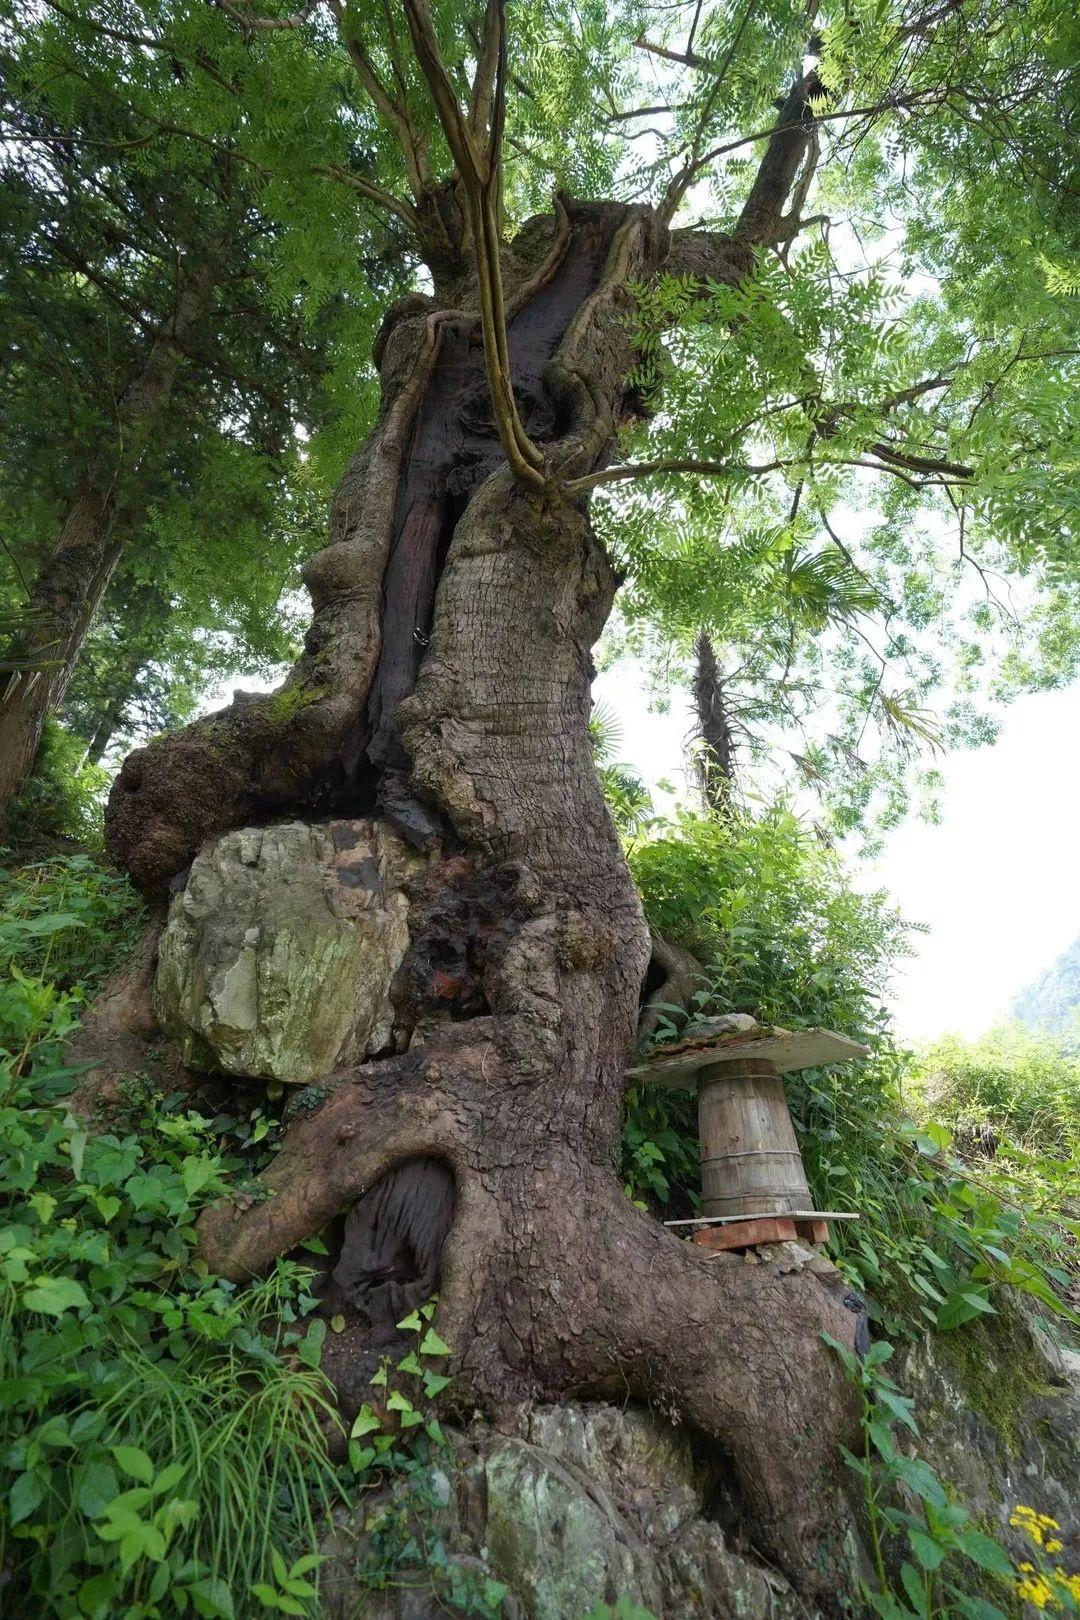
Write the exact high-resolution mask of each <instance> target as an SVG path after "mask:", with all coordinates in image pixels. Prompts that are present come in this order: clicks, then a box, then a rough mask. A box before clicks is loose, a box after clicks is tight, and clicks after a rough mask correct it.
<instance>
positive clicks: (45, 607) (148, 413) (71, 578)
mask: <svg viewBox="0 0 1080 1620" xmlns="http://www.w3.org/2000/svg"><path fill="white" fill-rule="evenodd" d="M213 284H214V272H213V270H212V269H211V267H210V266H209V265H196V266H195V267H194V268H193V269H192V270H191V272H190V274H189V275H187V276H186V277H185V278H184V279H182V280H181V282H180V285H179V287H178V289H177V295H176V302H175V305H174V308H173V311H172V314H171V315H170V316H169V318H168V320H167V321H166V322H165V323H164V325H163V326H162V328H161V329H160V331H159V332H158V333H157V335H156V336H155V337H154V339H153V342H152V343H151V345H150V348H149V350H148V352H147V356H146V361H145V363H144V365H143V366H142V369H141V370H140V371H139V373H138V374H137V375H136V376H135V377H133V378H132V380H131V382H130V383H129V384H128V386H127V388H126V389H125V391H124V394H123V396H122V397H121V400H120V403H119V406H118V409H117V413H116V425H115V444H114V446H113V448H112V449H111V450H110V452H109V453H108V454H107V455H103V456H101V457H99V459H98V461H97V463H96V464H95V465H94V466H93V467H91V468H90V469H89V471H88V472H87V473H86V474H85V475H84V477H83V478H82V479H81V480H80V482H79V486H78V488H77V489H76V491H75V493H74V496H73V499H72V502H71V505H70V507H69V508H68V511H67V513H66V515H65V517H64V521H63V523H62V525H61V527H60V532H59V533H58V535H57V537H56V541H55V543H54V545H53V548H52V552H51V554H50V556H49V558H48V560H47V561H46V562H45V564H44V565H43V566H42V568H41V570H40V572H39V573H38V576H37V578H36V579H35V580H34V582H33V584H32V586H31V589H30V593H29V597H28V600H27V602H26V605H25V612H24V616H25V628H24V629H22V631H21V632H20V633H19V634H18V635H17V636H16V638H15V640H14V642H13V644H12V645H11V646H10V647H9V648H8V651H7V654H6V656H5V658H4V659H3V660H0V827H2V825H3V818H4V816H5V815H6V814H7V811H8V809H9V808H10V806H11V803H12V801H13V800H14V799H15V798H16V797H17V796H18V793H19V790H20V788H21V787H22V784H23V782H24V781H25V780H26V777H27V775H28V774H29V772H30V770H31V768H32V767H33V763H34V760H35V758H36V757H37V751H38V747H39V745H40V742H41V732H42V728H43V726H44V724H45V721H46V719H47V718H48V716H49V715H51V714H55V713H56V710H57V709H58V708H59V706H60V704H61V703H62V702H63V699H64V694H65V692H66V691H67V688H68V685H69V683H70V681H71V677H72V675H73V673H74V670H75V665H76V663H77V662H78V659H79V654H80V653H81V652H82V649H83V645H84V643H85V641H86V637H87V635H88V633H89V631H90V627H91V625H92V624H93V622H94V617H95V615H96V613H97V610H98V608H99V607H100V605H101V600H102V598H103V596H104V595H105V592H106V590H107V589H108V586H109V581H110V580H111V579H112V576H113V573H114V571H115V569H116V565H117V563H118V561H119V559H120V556H121V554H122V552H123V549H124V543H125V538H126V536H125V535H124V534H121V533H118V532H117V530H116V524H115V519H116V515H117V511H118V508H119V506H120V505H121V503H122V502H124V501H125V500H130V499H131V497H132V496H133V493H134V492H133V488H132V479H133V476H134V475H136V474H137V473H138V470H139V466H140V463H141V462H142V460H143V457H144V455H145V453H146V450H147V447H148V446H149V444H150V443H151V441H152V437H153V433H154V429H155V426H156V425H157V423H159V422H160V420H161V415H162V412H163V411H164V409H165V407H166V405H167V404H168V401H169V396H170V394H171V393H172V388H173V383H174V382H175V379H176V373H177V370H178V368H179V365H180V350H179V348H178V347H177V345H178V343H179V342H181V341H182V340H183V338H184V337H185V336H187V334H188V333H189V332H190V331H191V329H192V328H193V327H194V325H195V324H196V322H197V321H198V320H199V318H200V316H201V315H202V314H203V312H204V311H205V309H206V307H207V304H208V302H209V299H210V297H211V296H212V293H213Z"/></svg>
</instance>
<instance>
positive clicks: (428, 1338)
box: [420, 1327, 451, 1356]
mask: <svg viewBox="0 0 1080 1620" xmlns="http://www.w3.org/2000/svg"><path fill="white" fill-rule="evenodd" d="M420 1354H421V1355H422V1356H448V1355H450V1354H451V1351H450V1346H449V1345H448V1344H447V1343H446V1341H445V1340H444V1339H440V1337H439V1335H438V1334H437V1333H436V1331H435V1329H434V1328H433V1327H429V1328H428V1330H427V1332H426V1333H425V1334H424V1337H423V1338H422V1339H421V1340H420Z"/></svg>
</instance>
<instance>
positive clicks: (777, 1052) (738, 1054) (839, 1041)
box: [626, 1024, 870, 1091]
mask: <svg viewBox="0 0 1080 1620" xmlns="http://www.w3.org/2000/svg"><path fill="white" fill-rule="evenodd" d="M869 1050H870V1049H869V1047H866V1046H862V1045H860V1043H859V1042H858V1041H853V1040H852V1039H851V1037H850V1036H849V1035H838V1034H837V1033H836V1032H835V1031H834V1030H831V1029H777V1028H769V1027H768V1026H767V1025H764V1024H762V1025H759V1026H758V1027H757V1028H756V1029H753V1030H736V1031H733V1032H731V1033H726V1034H722V1035H713V1036H709V1037H707V1038H706V1039H705V1040H704V1041H695V1040H693V1039H692V1038H690V1037H688V1038H687V1039H685V1040H682V1041H680V1042H678V1044H677V1045H675V1046H661V1047H658V1048H657V1050H656V1051H655V1052H654V1053H653V1054H652V1056H651V1057H648V1058H644V1059H642V1060H641V1061H640V1062H638V1063H634V1064H632V1065H631V1067H630V1068H628V1069H627V1071H626V1073H627V1076H628V1078H629V1079H631V1080H648V1081H652V1082H655V1083H656V1084H657V1085H662V1086H675V1087H677V1088H681V1089H684V1090H691V1091H692V1090H693V1089H694V1088H695V1087H696V1085H697V1080H698V1070H699V1069H704V1068H706V1067H707V1066H708V1065H709V1064H712V1063H723V1062H724V1060H725V1059H726V1058H752V1057H760V1058H766V1059H767V1060H768V1061H769V1062H770V1063H774V1064H775V1065H776V1067H777V1069H779V1071H780V1073H781V1074H787V1073H788V1072H790V1071H791V1070H792V1069H816V1068H818V1067H819V1065H821V1064H823V1063H849V1062H850V1061H851V1060H852V1058H859V1057H866V1056H867V1054H868V1053H869Z"/></svg>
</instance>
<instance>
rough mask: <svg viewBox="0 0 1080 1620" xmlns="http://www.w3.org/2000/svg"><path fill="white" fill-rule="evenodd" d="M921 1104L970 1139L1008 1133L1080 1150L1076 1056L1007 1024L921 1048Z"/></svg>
mask: <svg viewBox="0 0 1080 1620" xmlns="http://www.w3.org/2000/svg"><path fill="white" fill-rule="evenodd" d="M915 1081H916V1085H917V1088H918V1090H917V1097H918V1105H919V1108H920V1110H921V1111H924V1112H929V1113H932V1114H933V1115H934V1116H935V1117H936V1118H937V1119H940V1120H941V1121H942V1123H943V1124H947V1125H949V1126H951V1127H952V1129H953V1130H954V1131H955V1132H957V1134H958V1135H961V1136H966V1137H968V1138H970V1139H971V1141H972V1143H973V1144H974V1145H979V1144H985V1146H986V1147H987V1148H988V1149H992V1148H993V1146H994V1139H995V1138H999V1137H1009V1138H1011V1139H1012V1140H1013V1141H1014V1142H1016V1143H1018V1144H1019V1145H1020V1146H1022V1147H1024V1148H1027V1149H1029V1150H1030V1151H1032V1152H1042V1153H1047V1154H1051V1153H1052V1154H1059V1155H1063V1156H1067V1157H1072V1158H1075V1157H1076V1156H1077V1154H1078V1153H1080V1056H1078V1055H1077V1054H1076V1053H1075V1052H1071V1051H1067V1050H1064V1049H1062V1047H1061V1045H1060V1044H1059V1042H1058V1041H1057V1040H1056V1039H1055V1038H1054V1036H1052V1035H1046V1034H1033V1033H1032V1031H1031V1030H1029V1029H1025V1028H1024V1026H1023V1025H1022V1024H1006V1025H1002V1026H1001V1027H999V1028H997V1029H995V1030H992V1031H991V1032H990V1034H988V1035H984V1036H983V1037H982V1038H981V1039H980V1040H977V1041H964V1040H960V1039H959V1038H958V1037H956V1036H949V1037H947V1038H946V1039H944V1040H940V1041H936V1042H934V1044H933V1045H932V1046H929V1047H927V1048H926V1049H925V1050H924V1051H922V1052H920V1053H919V1054H918V1059H917V1063H916V1067H915Z"/></svg>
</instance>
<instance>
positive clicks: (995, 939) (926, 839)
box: [594, 663, 1080, 1040]
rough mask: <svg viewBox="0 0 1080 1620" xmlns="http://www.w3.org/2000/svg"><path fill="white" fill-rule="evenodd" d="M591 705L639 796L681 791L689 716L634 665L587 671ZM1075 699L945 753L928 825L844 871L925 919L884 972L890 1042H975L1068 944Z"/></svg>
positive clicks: (1012, 718) (1018, 706) (1078, 870)
mask: <svg viewBox="0 0 1080 1620" xmlns="http://www.w3.org/2000/svg"><path fill="white" fill-rule="evenodd" d="M594 691H595V694H596V697H597V699H598V700H600V701H602V702H604V703H605V704H606V705H607V706H608V707H610V708H611V709H613V710H615V711H616V713H617V714H618V715H619V717H620V720H621V722H622V741H621V745H620V747H619V750H618V753H619V757H620V758H621V759H623V760H625V761H626V762H627V763H628V764H633V765H635V766H636V767H637V769H638V770H639V771H640V773H641V775H642V776H643V777H644V778H645V780H646V782H648V784H649V785H650V786H653V785H654V784H655V783H656V781H657V779H658V778H662V777H669V778H673V779H675V780H676V781H678V782H679V783H682V781H683V776H682V754H681V747H680V745H681V741H682V738H683V736H684V735H685V734H686V732H687V731H688V730H689V726H690V720H689V714H688V712H687V711H686V710H685V708H684V707H682V708H680V707H677V706H676V707H673V711H672V713H670V714H668V715H654V714H649V713H648V712H647V710H646V706H645V697H644V694H643V692H642V689H641V686H640V684H639V680H638V676H637V673H636V671H635V669H634V666H633V665H631V664H628V663H622V664H619V665H617V666H616V667H615V668H614V669H612V670H610V671H608V672H606V673H605V674H603V675H601V676H600V677H599V678H598V680H597V682H596V685H595V688H594ZM1078 736H1080V689H1078V688H1073V689H1071V690H1068V691H1064V692H1046V693H1041V694H1038V695H1035V696H1031V697H1025V698H1021V699H1019V700H1018V701H1017V702H1016V703H1014V704H1013V706H1012V707H1011V708H1010V709H1009V710H1007V711H1006V715H1005V722H1004V725H1003V728H1002V731H1001V735H1000V737H999V738H998V741H997V743H996V744H995V745H994V746H993V747H992V748H985V749H980V750H978V751H974V752H968V753H956V754H952V755H949V756H948V757H947V758H946V759H945V761H944V764H943V773H944V776H945V780H946V787H945V791H944V793H943V795H942V809H943V815H942V821H941V824H940V825H939V826H936V827H931V826H926V825H924V824H920V823H918V822H911V823H910V824H908V825H905V826H904V827H901V828H900V829H899V830H898V831H896V832H894V833H893V834H892V835H891V836H890V838H889V840H888V843H887V845H886V849H885V852H884V854H883V856H882V857H881V859H880V860H878V861H875V862H873V863H872V864H867V863H860V864H855V863H853V870H854V872H855V876H856V881H857V882H858V884H859V886H860V887H865V888H886V889H888V890H889V892H890V893H891V894H892V895H893V896H894V898H895V899H896V901H897V903H898V904H899V906H900V909H901V911H902V912H903V913H904V915H905V916H907V917H909V918H910V919H911V920H912V921H914V922H923V923H927V924H928V925H929V927H930V933H929V934H928V935H916V936H915V941H914V943H915V948H916V952H917V955H916V956H915V957H914V958H913V959H912V960H911V961H910V962H908V963H907V964H906V965H905V966H904V968H903V969H902V971H901V972H900V973H899V974H898V976H897V982H896V985H895V991H894V999H893V1011H894V1016H895V1021H896V1027H897V1030H898V1032H899V1034H900V1035H901V1036H902V1037H904V1038H907V1039H912V1040H914V1039H919V1038H923V1037H927V1036H933V1035H939V1034H943V1033H945V1032H946V1031H957V1032H959V1033H961V1034H965V1035H977V1034H979V1033H980V1032H981V1031H983V1030H984V1029H987V1028H988V1027H989V1026H990V1025H992V1024H993V1023H994V1022H995V1020H996V1019H997V1018H998V1017H1000V1016H1001V1015H1003V1014H1005V1013H1006V1012H1007V1009H1008V1003H1009V999H1010V997H1011V996H1012V995H1013V994H1014V992H1016V991H1017V990H1020V989H1022V988H1023V986H1024V985H1025V984H1027V983H1028V981H1029V980H1030V979H1032V978H1033V977H1034V976H1035V975H1036V974H1037V973H1039V972H1041V970H1042V969H1043V968H1045V967H1048V966H1049V965H1050V963H1051V962H1052V961H1053V959H1054V957H1055V956H1057V955H1058V953H1059V952H1060V951H1062V950H1064V949H1065V947H1066V946H1067V945H1068V944H1070V943H1071V941H1072V940H1073V939H1075V937H1076V936H1077V934H1080V837H1078V830H1077V822H1078V805H1080V761H1078V751H1077V746H1076V739H1077V737H1078Z"/></svg>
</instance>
